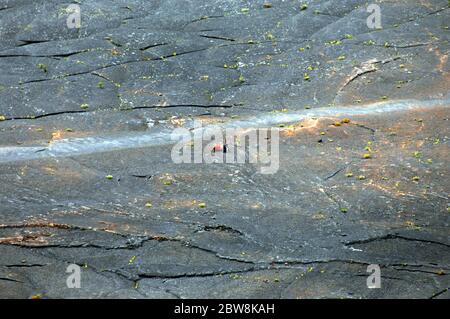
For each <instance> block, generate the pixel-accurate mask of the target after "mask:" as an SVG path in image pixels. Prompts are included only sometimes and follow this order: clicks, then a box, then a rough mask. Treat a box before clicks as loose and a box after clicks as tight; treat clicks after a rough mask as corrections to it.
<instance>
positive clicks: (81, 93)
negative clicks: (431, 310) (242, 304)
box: [0, 0, 450, 298]
mask: <svg viewBox="0 0 450 319" xmlns="http://www.w3.org/2000/svg"><path fill="white" fill-rule="evenodd" d="M76 2H77V3H79V4H80V6H81V13H82V24H81V28H80V29H69V28H67V26H66V18H67V15H68V12H67V10H66V8H67V5H68V4H69V2H64V1H56V0H45V1H44V0H42V1H24V0H6V1H5V0H3V1H2V2H1V3H0V70H1V72H0V120H1V121H0V185H1V187H0V297H2V298H29V297H31V296H36V295H39V296H42V297H48V298H58V297H63V298H69V297H75V298H79V297H89V298H116V297H125V298H210V297H217V298H259V297H261V298H408V297H410V298H411V297H412V298H431V297H433V298H449V297H450V291H449V288H450V232H449V223H450V213H449V207H450V199H449V189H450V187H449V182H448V179H449V164H450V160H449V151H450V150H449V141H448V136H449V115H450V109H449V106H450V93H449V92H450V81H449V79H450V73H449V72H450V66H449V63H448V54H449V48H450V46H449V42H448V41H449V37H450V31H449V26H450V19H449V18H450V8H449V3H448V1H439V0H432V1H412V0H411V1H406V0H405V1H379V2H378V4H379V5H380V6H381V10H382V26H383V28H382V29H380V30H372V29H369V28H368V27H367V25H366V19H367V17H368V15H369V13H367V12H366V8H367V7H366V6H367V2H366V1H359V0H345V1H323V0H317V1H303V2H301V1H270V3H271V6H268V5H264V3H268V2H264V1H217V0H213V1H200V0H194V1H175V0H162V1H143V0H140V1H139V0H127V1H125V0H119V1H117V0H116V1H106V0H101V1H99V0H95V1H94V0H80V1H76ZM303 4H308V5H307V8H305V7H304V6H303V8H302V5H303ZM436 101H438V102H437V103H436ZM374 103H380V104H379V105H380V107H382V106H383V105H387V106H388V107H387V108H384V109H383V110H384V111H383V112H381V111H380V112H375V111H374V112H368V113H367V114H362V113H360V114H355V115H352V114H354V112H353V111H354V110H355V108H361V107H363V108H364V107H367V108H368V109H370V108H371V107H372V109H373V105H378V104H374ZM399 103H400V104H401V103H404V104H402V105H406V106H407V107H403V108H395V107H394V106H395V105H398V104H399ZM390 105H393V107H392V108H389V106H390ZM341 106H345V107H347V108H348V112H346V114H347V115H346V114H344V113H345V112H344V113H342V112H337V111H336V112H335V113H333V112H334V111H333V110H338V109H339V110H341ZM323 109H329V110H330V111H329V115H327V116H317V117H316V116H313V115H311V116H306V117H305V118H303V119H302V120H299V121H297V120H295V121H294V120H292V121H290V120H287V121H286V123H283V124H285V125H281V126H282V127H280V129H281V136H280V169H279V171H278V172H277V173H276V174H274V175H262V174H258V171H259V167H258V165H253V164H224V165H206V164H204V165H202V164H195V165H194V164H174V163H173V162H172V160H171V157H170V154H171V149H172V145H170V144H165V143H161V144H158V145H153V146H141V147H136V146H139V145H134V144H132V143H131V144H130V148H128V149H127V148H123V147H121V148H115V147H114V145H113V144H112V145H111V149H110V150H107V151H104V150H103V151H101V152H100V151H99V150H96V149H95V147H92V150H91V151H90V152H83V153H77V149H75V148H73V150H71V152H72V151H73V154H72V153H70V152H66V153H65V154H63V155H61V156H54V153H52V148H53V149H54V148H55V147H56V148H57V147H58V145H61V143H62V145H65V144H64V143H65V141H67V139H68V140H69V141H71V140H73V139H74V138H84V140H83V141H87V143H88V144H89V143H91V142H92V143H93V142H95V141H97V140H96V139H97V138H99V137H102V138H106V139H110V140H111V139H112V140H114V139H115V138H121V137H124V136H143V135H148V134H158V133H161V132H163V133H162V134H165V133H164V132H168V133H170V132H171V130H173V129H174V128H176V127H180V126H181V127H183V126H188V125H189V123H192V120H193V119H201V120H202V121H203V122H204V123H215V124H226V123H232V122H233V121H239V120H246V121H247V122H246V123H252V119H253V118H256V119H257V118H269V119H270V118H272V119H274V118H276V117H277V116H278V115H283V114H285V115H287V116H288V117H289V114H293V119H294V118H295V117H294V116H295V114H308V112H310V113H311V114H315V113H314V112H315V111H317V110H323ZM373 110H375V109H373ZM348 114H350V115H348ZM344 116H345V117H348V118H349V119H350V122H349V123H341V124H340V125H339V126H337V125H335V122H336V121H340V120H342V119H343V117H344ZM275 122H276V121H273V123H272V124H273V125H274V126H276V125H278V124H280V123H275ZM268 123H269V124H270V123H271V122H270V121H269V122H268ZM257 126H258V123H257V122H256V121H255V127H257ZM168 133H167V134H168ZM151 136H152V135H151ZM90 138H92V139H90ZM58 143H60V144H58ZM24 154H25V155H24ZM30 154H37V155H35V156H30ZM364 154H370V158H366V159H364V158H363V157H364ZM108 175H111V176H112V179H107V178H105V176H108ZM147 203H151V204H152V206H151V207H147V206H149V205H146V204H147ZM200 203H204V205H199V204H200ZM71 263H76V264H78V265H80V266H82V267H83V268H82V288H81V289H68V288H67V287H66V278H67V276H68V274H66V273H65V270H66V267H67V266H68V265H69V264H71ZM369 264H379V265H380V266H381V273H382V288H381V289H368V288H367V286H366V279H367V276H368V273H366V269H367V266H368V265H369Z"/></svg>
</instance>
